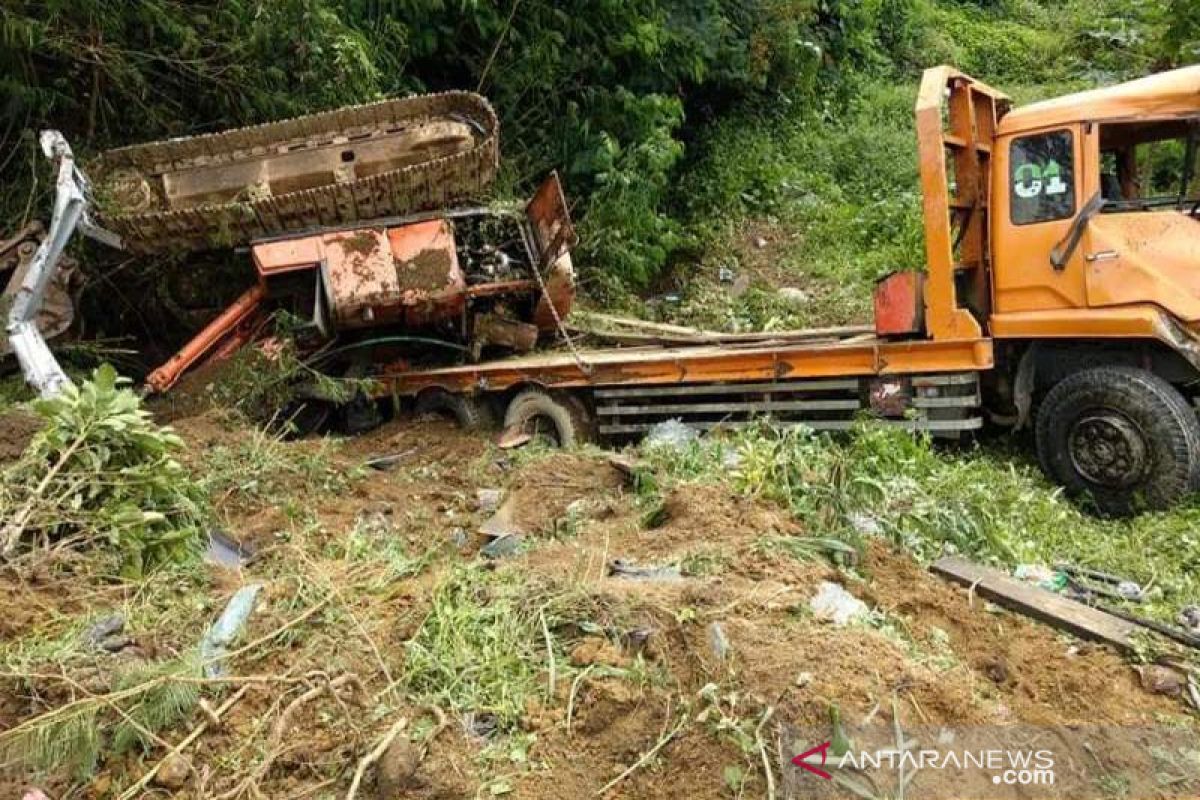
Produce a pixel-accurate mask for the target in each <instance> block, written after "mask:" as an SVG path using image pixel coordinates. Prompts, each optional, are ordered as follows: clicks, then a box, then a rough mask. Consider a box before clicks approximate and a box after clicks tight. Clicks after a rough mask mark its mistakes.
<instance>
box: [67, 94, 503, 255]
mask: <svg viewBox="0 0 1200 800" xmlns="http://www.w3.org/2000/svg"><path fill="white" fill-rule="evenodd" d="M498 161H499V121H498V120H497V118H496V113H495V111H494V110H493V109H492V107H491V105H490V104H489V103H488V101H487V100H486V99H484V98H483V97H481V96H479V95H477V94H474V93H471V92H446V93H443V94H431V95H422V96H417V97H408V98H402V99H395V100H384V101H381V102H377V103H370V104H366V105H360V106H351V107H347V108H340V109H335V110H333V111H326V112H321V113H317V114H309V115H307V116H302V117H296V118H294V119H289V120H283V121H279V122H270V123H266V124H263V125H255V126H252V127H247V128H239V129H235V130H230V131H223V132H220V133H213V134H204V135H200V136H190V137H186V138H181V139H170V140H166V141H159V142H150V143H146V144H139V145H133V146H129V147H122V148H118V149H115V150H110V151H107V152H105V153H102V154H101V155H100V156H99V157H98V158H97V159H96V160H95V161H94V162H93V163H91V164H90V165H89V166H88V173H89V175H90V176H91V178H92V183H93V185H94V198H93V199H94V202H95V206H96V208H95V217H96V221H97V222H98V223H99V224H100V225H101V226H102V227H104V228H106V229H107V230H109V231H111V232H112V233H114V234H117V235H118V236H120V237H121V240H122V242H121V244H122V246H123V247H124V248H125V249H127V250H130V251H132V252H137V253H156V252H167V251H176V252H178V251H194V250H203V249H209V248H220V247H229V246H236V245H240V244H245V243H247V242H249V241H250V240H252V239H255V238H259V237H262V236H270V235H273V234H278V233H283V232H287V231H299V230H307V229H311V228H319V227H325V226H332V225H344V224H347V223H353V222H357V221H360V220H368V219H379V218H381V217H389V216H400V215H404V214H411V213H414V212H420V211H426V210H431V209H435V208H441V207H446V206H450V205H453V204H456V203H461V202H463V201H465V200H468V199H470V198H473V197H477V196H479V195H480V194H482V193H483V191H484V190H485V189H486V188H487V187H488V186H489V185H490V184H491V182H492V181H493V180H494V178H495V175H496V168H497V165H498Z"/></svg>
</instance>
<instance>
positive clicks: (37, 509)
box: [0, 366, 206, 577]
mask: <svg viewBox="0 0 1200 800" xmlns="http://www.w3.org/2000/svg"><path fill="white" fill-rule="evenodd" d="M123 383H127V382H126V381H123V379H119V378H118V377H117V374H116V372H115V370H113V368H112V367H109V366H102V367H99V368H97V369H96V371H95V372H94V373H93V376H92V379H91V380H89V381H85V382H83V383H81V384H80V385H79V386H72V387H70V388H69V389H67V390H66V391H65V392H63V394H62V395H61V396H60V397H57V398H54V399H52V400H39V401H37V402H35V403H33V409H34V410H35V411H36V412H37V413H38V414H39V415H40V416H41V417H42V419H43V420H44V424H43V426H42V428H41V430H39V431H38V433H37V434H35V435H34V438H33V440H32V442H31V443H30V445H29V447H28V448H27V449H26V450H25V452H24V454H23V455H22V456H21V458H19V459H17V460H16V461H15V462H13V463H12V464H10V465H8V466H7V467H6V468H5V470H4V473H3V480H2V481H0V519H3V520H4V527H3V529H2V531H0V550H2V551H3V552H4V554H5V555H6V556H10V555H12V554H13V553H15V552H16V551H17V550H18V548H20V547H21V546H34V547H41V548H49V547H50V546H52V545H60V544H63V543H64V542H68V543H69V542H75V543H83V544H102V545H104V546H106V547H109V548H111V549H112V550H113V551H114V552H115V553H117V554H118V555H119V557H120V560H121V572H122V574H124V575H127V576H133V577H136V576H140V575H141V574H143V572H145V571H146V570H148V569H150V568H151V567H153V566H155V565H157V564H160V563H163V562H166V561H179V560H183V559H186V558H188V557H189V556H190V555H192V554H193V553H195V552H196V550H197V548H198V546H199V542H200V533H201V529H202V524H203V521H204V519H205V515H206V506H205V501H204V495H203V493H202V491H201V487H200V485H199V484H198V483H197V482H196V481H195V479H193V478H192V476H191V475H190V474H188V472H187V470H185V469H184V467H183V466H182V465H181V464H180V463H179V462H178V461H176V460H175V454H176V451H178V450H179V448H181V447H182V446H183V442H182V441H181V440H180V439H179V437H177V436H176V435H175V434H174V433H173V432H171V430H170V429H168V428H163V427H160V426H159V425H156V424H155V423H154V422H153V421H152V420H151V418H150V414H149V413H148V412H147V411H145V410H144V409H142V408H141V404H140V402H139V400H138V398H137V396H136V395H135V394H134V393H133V392H132V391H131V390H130V389H129V388H127V387H125V386H123V385H122V384H123Z"/></svg>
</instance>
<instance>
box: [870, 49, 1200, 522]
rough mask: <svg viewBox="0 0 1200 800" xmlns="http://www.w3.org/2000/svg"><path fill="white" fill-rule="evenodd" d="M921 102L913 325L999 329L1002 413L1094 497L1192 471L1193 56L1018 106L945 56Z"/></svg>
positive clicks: (984, 333)
mask: <svg viewBox="0 0 1200 800" xmlns="http://www.w3.org/2000/svg"><path fill="white" fill-rule="evenodd" d="M916 117H917V130H918V145H919V151H920V167H921V180H922V190H923V193H924V210H925V230H926V248H927V257H928V269H927V272H926V274H925V277H924V281H923V284H924V285H923V286H922V287H921V288H922V289H923V297H924V319H923V323H924V326H923V329H922V330H921V331H919V332H920V333H922V334H924V335H925V336H927V337H929V338H931V339H934V340H938V339H942V340H957V339H972V338H975V337H984V338H986V339H988V340H989V341H991V343H992V345H993V348H994V352H995V358H996V365H995V369H993V370H991V371H990V373H989V375H987V377H986V381H985V384H986V388H987V394H988V395H989V398H988V403H989V405H990V406H992V408H993V409H994V411H993V418H994V419H996V420H997V421H1007V422H1010V423H1012V424H1014V425H1015V426H1016V427H1018V428H1020V427H1023V426H1025V425H1027V424H1030V423H1032V424H1033V426H1034V428H1035V432H1036V441H1037V449H1038V455H1039V459H1040V461H1041V463H1042V466H1043V468H1044V469H1045V471H1046V472H1047V474H1048V475H1049V476H1050V477H1051V478H1053V479H1054V480H1056V481H1057V482H1059V483H1061V484H1062V485H1064V486H1065V487H1066V488H1067V490H1068V491H1069V492H1070V493H1072V494H1075V495H1082V496H1085V497H1087V498H1090V499H1091V500H1092V501H1093V502H1094V504H1095V506H1097V507H1098V508H1099V510H1101V511H1102V512H1106V513H1114V514H1125V513H1129V512H1131V511H1133V510H1136V509H1137V508H1143V507H1164V506H1166V505H1169V504H1170V503H1171V502H1173V501H1175V500H1177V499H1178V498H1179V497H1181V496H1182V495H1184V494H1186V493H1188V492H1190V491H1193V490H1194V489H1196V488H1198V487H1200V423H1198V422H1197V417H1196V412H1195V404H1196V401H1197V398H1198V396H1200V392H1198V391H1197V386H1198V385H1200V177H1198V172H1200V170H1198V164H1197V154H1198V151H1200V66H1196V67H1189V68H1185V69H1179V70H1175V71H1172V72H1166V73H1162V74H1159V75H1154V76H1151V77H1147V78H1143V79H1140V80H1135V81H1130V82H1128V83H1123V84H1120V85H1117V86H1112V87H1107V88H1102V89H1096V90H1093V91H1087V92H1081V93H1078V94H1072V95H1067V96H1064V97H1060V98H1057V99H1053V100H1048V101H1045V102H1040V103H1034V104H1032V105H1029V106H1024V107H1020V108H1013V107H1012V103H1011V102H1010V100H1009V99H1008V98H1007V97H1006V96H1004V95H1003V94H1001V93H1000V92H998V91H996V90H995V89H992V88H991V87H988V86H987V85H985V84H983V83H980V82H979V81H976V80H974V79H972V78H970V77H968V76H966V75H963V74H962V73H960V72H958V71H956V70H954V69H952V68H950V67H937V68H934V69H930V70H927V71H926V73H925V76H924V78H923V82H922V86H921V91H920V94H919V97H918V101H917V107H916ZM879 305H880V303H879V302H878V301H877V308H878V307H879ZM885 310H886V309H885ZM913 333H916V331H913Z"/></svg>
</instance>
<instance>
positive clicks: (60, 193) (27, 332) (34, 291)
mask: <svg viewBox="0 0 1200 800" xmlns="http://www.w3.org/2000/svg"><path fill="white" fill-rule="evenodd" d="M41 145H42V152H43V153H45V155H46V157H47V158H49V159H51V160H52V161H54V162H55V164H56V166H57V169H58V175H57V178H56V180H55V196H54V211H53V213H52V214H51V217H50V229H49V230H48V231H47V232H46V237H45V238H44V239H43V240H42V243H41V244H40V245H39V246H38V249H37V251H36V252H35V253H34V254H33V257H32V259H31V260H30V262H29V268H28V269H27V270H26V272H25V277H24V279H23V280H22V281H21V285H20V287H19V288H18V289H17V291H16V294H15V295H14V296H13V299H12V306H11V307H10V308H9V311H8V319H7V320H6V324H5V330H6V332H7V334H8V344H9V347H10V348H11V349H12V351H13V353H14V354H15V355H16V357H17V361H18V362H19V363H20V365H21V372H22V374H24V376H25V381H26V383H28V384H29V385H30V386H31V387H32V388H33V389H34V390H35V391H37V393H38V394H39V395H40V396H42V397H54V396H56V395H58V394H59V393H61V392H62V390H63V389H64V388H65V387H67V386H70V385H71V379H70V378H68V377H67V374H66V373H65V372H63V369H62V367H61V366H60V365H59V363H58V360H57V359H56V358H55V357H54V354H53V353H51V352H50V348H49V347H48V346H47V345H46V340H45V339H44V338H43V337H42V332H41V330H40V329H39V328H38V325H37V318H38V313H39V311H40V310H41V307H42V303H43V302H44V301H45V298H46V291H47V289H48V288H49V287H50V285H51V283H53V281H54V277H55V274H56V272H57V271H58V269H59V265H60V263H61V260H62V255H63V251H64V250H65V249H66V246H67V242H69V241H70V240H71V236H73V235H74V233H75V231H76V229H78V230H79V231H80V232H82V233H83V234H84V235H86V236H88V237H90V238H93V239H96V240H97V241H100V242H103V243H105V244H108V245H110V246H112V247H117V248H120V247H121V240H120V238H119V237H117V236H115V235H114V234H112V233H110V232H108V231H106V230H104V229H103V228H101V227H99V226H98V225H96V224H95V223H93V222H92V218H91V214H90V213H89V203H90V201H89V199H88V198H89V195H90V187H89V185H88V181H87V178H86V177H85V176H84V174H83V173H82V172H80V171H79V169H78V168H77V167H76V166H75V156H74V154H73V153H72V152H71V146H70V145H69V144H67V140H66V139H64V138H63V136H62V134H60V133H59V132H58V131H42V135H41Z"/></svg>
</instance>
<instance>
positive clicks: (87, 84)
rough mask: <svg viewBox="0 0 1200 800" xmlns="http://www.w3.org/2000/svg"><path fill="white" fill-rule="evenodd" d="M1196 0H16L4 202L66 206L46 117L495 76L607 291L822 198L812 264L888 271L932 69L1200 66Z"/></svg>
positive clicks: (113, 135) (272, 100)
mask: <svg viewBox="0 0 1200 800" xmlns="http://www.w3.org/2000/svg"><path fill="white" fill-rule="evenodd" d="M1193 5H1194V4H1192V3H1189V2H1188V0H1138V2H1133V3H1130V2H1120V1H1119V0H1102V2H1099V3H1096V2H1089V0H1069V1H1068V2H1065V3H1060V2H1050V1H1049V0H986V1H985V0H861V1H860V0H855V1H852V0H822V1H821V2H819V3H818V2H813V0H703V2H700V3H696V2H683V0H637V1H636V2H632V3H631V2H616V1H615V0H606V1H605V2H599V3H597V2H591V1H590V0H589V1H586V2H585V0H564V1H563V2H555V3H523V2H522V0H515V1H514V0H489V2H472V3H458V4H447V3H444V2H442V1H441V0H404V1H403V2H402V1H401V0H351V1H350V2H336V3H335V2H332V0H285V1H284V2H274V3H268V4H263V3H259V2H250V1H249V0H233V2H213V1H212V0H207V1H206V2H200V3H183V2H179V1H178V0H142V2H137V3H129V4H117V5H113V4H111V3H105V2H100V0H84V1H83V2H80V1H79V0H70V1H68V0H53V1H52V2H36V3H35V2H31V1H30V0H18V1H17V2H11V3H7V4H5V6H4V7H3V8H0V42H2V43H3V45H4V46H3V48H0V76H3V77H0V101H2V104H3V107H4V109H5V113H6V116H7V118H8V119H9V124H8V125H6V126H4V128H3V130H4V134H3V138H0V143H2V144H3V147H2V148H0V150H3V151H4V152H8V153H9V156H8V157H7V158H6V159H5V160H4V161H3V162H0V176H2V179H3V181H4V183H5V185H7V186H9V187H11V188H10V191H9V192H8V193H7V194H6V196H5V199H4V200H3V201H2V202H0V211H2V212H3V214H4V218H5V219H10V220H13V222H14V223H15V222H16V221H18V220H21V219H24V218H29V217H31V216H37V215H39V214H41V213H42V211H43V209H44V208H45V207H46V202H47V199H48V198H47V197H46V196H45V195H46V193H47V191H48V185H47V182H46V181H45V180H41V181H35V176H36V175H37V174H38V173H39V170H40V166H39V164H40V161H41V158H40V155H38V154H37V152H36V147H35V137H36V132H37V130H38V129H40V128H43V127H57V128H60V129H62V130H64V132H66V133H67V135H68V137H69V138H70V139H71V141H72V142H74V144H75V145H76V147H77V149H78V150H80V152H81V153H83V154H84V155H85V156H86V155H87V154H89V153H93V152H95V151H97V150H99V149H102V148H104V147H109V146H113V145H117V144H126V143H131V142H135V141H146V140H149V139H156V138H161V137H165V136H177V135H185V134H192V133H200V132H205V131H212V130H219V129H222V128H227V127H231V126H236V125H245V124H251V123H255V122H261V121H264V120H270V119H279V118H283V117H287V116H290V115H294V114H300V113H305V112H310V111H313V110H318V109H324V108H330V107H334V106H337V105H342V104H347V103H354V102H363V101H367V100H371V99H374V98H377V97H380V96H390V95H397V94H404V93H409V92H417V91H437V90H441V89H447V88H470V89H475V88H478V89H480V90H481V91H483V92H484V93H486V94H487V95H488V96H489V98H490V99H491V100H492V101H493V102H494V103H495V105H496V106H497V108H498V110H499V112H500V115H501V118H502V120H503V125H504V133H503V141H504V152H505V162H504V163H505V178H504V180H503V181H502V185H503V187H504V189H505V190H517V189H520V190H525V189H528V188H530V187H531V186H532V185H533V184H534V183H535V182H536V181H537V180H538V179H539V178H540V177H541V176H542V175H544V174H545V172H547V171H548V170H550V169H555V168H556V169H559V170H560V171H562V172H563V173H564V175H565V177H566V180H567V186H568V190H569V192H570V194H571V195H572V197H573V198H576V199H577V200H579V201H580V204H579V205H578V206H577V208H576V213H577V215H580V216H582V218H583V221H582V232H583V242H582V243H581V245H580V247H579V251H578V254H579V257H580V260H581V265H582V267H583V269H584V271H585V273H586V282H587V285H588V287H589V288H590V289H591V290H592V291H593V292H594V293H598V294H602V295H606V296H608V297H609V298H610V299H611V298H613V297H617V296H620V295H621V294H622V293H623V292H624V291H626V290H629V289H633V290H643V289H645V288H646V287H648V286H650V285H651V284H652V283H654V281H655V280H656V278H658V277H659V276H660V274H661V272H662V271H663V269H664V268H665V267H667V266H669V265H671V264H675V265H681V264H683V265H687V264H694V263H696V259H695V258H694V257H693V255H694V254H695V253H697V252H698V248H699V250H703V249H705V248H706V247H707V246H708V245H709V244H710V243H711V241H712V235H713V234H714V233H720V232H721V231H722V230H724V229H726V228H728V227H730V226H731V225H732V226H734V227H736V225H737V221H738V219H737V218H738V213H737V212H743V213H751V214H758V213H779V215H780V218H781V219H782V220H783V221H784V222H787V223H788V224H791V223H793V222H795V221H797V219H800V221H802V222H804V223H805V224H804V225H803V226H802V232H803V233H804V234H805V235H804V238H805V243H804V248H803V249H802V250H801V251H799V252H796V253H795V254H793V255H792V262H793V263H803V264H804V265H805V266H806V269H808V268H809V267H813V268H816V269H817V270H818V271H817V272H815V273H814V274H816V275H818V276H820V275H828V276H832V277H836V271H837V267H838V266H839V264H838V263H837V261H838V259H833V260H828V261H827V260H826V259H825V258H823V255H826V254H828V255H832V254H833V253H834V252H835V251H841V254H840V256H839V258H840V259H841V261H842V265H845V264H847V263H849V264H850V266H851V270H852V274H853V276H859V275H863V276H866V275H871V274H874V273H875V272H877V271H878V270H879V269H882V268H883V267H884V266H886V265H888V264H891V263H893V261H892V259H893V258H894V259H895V265H897V266H903V265H906V264H910V263H913V261H914V260H915V259H918V258H919V246H918V245H919V241H918V240H919V236H918V234H917V233H916V230H917V229H916V228H915V227H914V225H915V223H914V221H913V217H912V215H911V214H910V213H909V212H910V211H911V209H912V208H913V202H914V200H913V198H912V196H911V193H912V191H913V188H914V186H913V181H912V180H911V174H910V173H911V152H912V142H911V137H909V136H908V135H907V129H906V126H907V124H908V116H909V113H908V109H907V105H908V98H909V95H910V94H911V91H912V89H913V87H914V86H915V83H916V80H917V77H918V74H919V70H920V69H921V68H923V67H925V66H929V65H931V64H934V63H938V62H949V63H954V64H956V65H958V66H960V67H961V68H963V69H964V70H966V71H968V72H971V73H972V74H976V75H978V76H979V77H981V78H983V79H984V80H988V81H991V82H993V83H995V84H996V85H998V86H1001V87H1005V88H1008V89H1010V90H1012V91H1013V92H1014V95H1015V96H1016V97H1017V98H1018V99H1019V100H1027V99H1030V98H1032V97H1036V96H1040V95H1042V94H1043V93H1044V92H1045V91H1052V92H1053V91H1058V90H1061V89H1063V88H1068V87H1070V86H1078V85H1083V84H1086V83H1091V82H1093V81H1096V80H1108V79H1113V78H1119V77H1124V76H1126V75H1131V74H1138V73H1142V72H1145V71H1147V70H1149V69H1151V68H1160V67H1166V66H1170V65H1173V64H1180V63H1188V62H1190V61H1194V60H1195V59H1196V57H1197V52H1198V50H1197V48H1198V47H1200V45H1198V42H1200V21H1198V19H1197V14H1196V11H1195V9H1194V8H1193ZM777 139H782V142H783V144H782V146H780V147H778V148H777V147H776V146H775V144H774V142H775V141H776V140H777ZM709 161H712V162H714V163H711V164H710V163H708V162H709ZM847 171H848V172H849V174H846V173H847ZM43 174H44V173H43ZM864 178H865V179H866V182H865V183H863V179H864ZM826 201H828V202H826ZM771 209H777V210H778V211H772V210H771ZM805 209H808V211H807V212H806V211H805ZM809 213H812V214H813V218H812V219H809V218H808V215H809ZM860 228H861V229H862V230H859V229H860ZM851 230H853V231H854V232H855V235H854V236H853V237H852V238H850V239H844V238H842V237H841V236H840V235H838V234H839V233H845V232H847V231H851ZM864 246H865V248H866V251H865V252H866V255H865V256H862V257H858V256H856V255H855V253H861V252H863V248H864ZM822 269H823V270H824V272H821V270H822Z"/></svg>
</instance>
